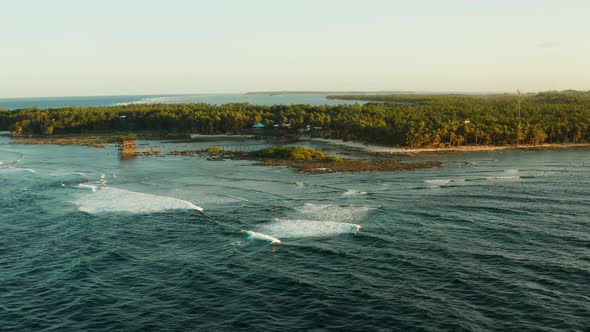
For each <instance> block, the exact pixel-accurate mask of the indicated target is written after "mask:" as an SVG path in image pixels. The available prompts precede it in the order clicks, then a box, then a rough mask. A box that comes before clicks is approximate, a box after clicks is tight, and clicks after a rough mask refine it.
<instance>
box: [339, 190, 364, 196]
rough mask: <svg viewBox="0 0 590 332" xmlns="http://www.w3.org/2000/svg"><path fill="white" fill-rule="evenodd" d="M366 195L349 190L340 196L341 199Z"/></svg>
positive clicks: (358, 191)
mask: <svg viewBox="0 0 590 332" xmlns="http://www.w3.org/2000/svg"><path fill="white" fill-rule="evenodd" d="M366 194H367V193H366V192H364V191H360V190H353V189H349V190H347V191H346V192H344V193H343V194H342V196H343V197H356V196H364V195H366Z"/></svg>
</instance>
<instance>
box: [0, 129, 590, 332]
mask: <svg viewBox="0 0 590 332" xmlns="http://www.w3.org/2000/svg"><path fill="white" fill-rule="evenodd" d="M9 142H10V138H9V137H6V136H5V137H2V136H0V162H1V164H0V244H1V245H0V329H1V330H4V331H41V330H43V331H50V330H55V331H246V330H247V331H260V330H264V331H285V330H289V331H290V330H319V331H323V330H339V331H442V330H446V331H473V330H476V331H507V330H511V331H564V330H569V331H582V330H587V329H588V326H590V283H589V280H590V218H589V213H590V195H588V188H590V154H589V153H588V151H587V150H573V149H572V150H555V151H524V150H523V151H496V152H472V153H465V154H446V155H430V156H420V157H414V158H415V159H418V160H440V161H443V162H444V166H443V167H441V168H435V169H423V170H416V171H409V172H391V173H389V172H382V173H354V174H347V173H340V174H315V175H310V174H299V173H296V172H294V171H292V170H291V169H288V168H285V167H261V166H256V165H254V164H253V162H251V161H236V160H233V161H231V160H227V161H210V160H206V159H205V158H200V157H191V156H166V157H142V158H137V159H133V160H120V159H119V158H118V155H117V149H116V147H114V146H109V147H107V148H104V149H99V148H91V147H82V146H50V145H46V146H38V145H37V146H34V145H31V146H23V145H10V144H8V143H9ZM144 143H145V142H144ZM245 143H248V141H246V142H245ZM250 143H252V144H260V143H261V142H260V141H253V142H250ZM262 143H265V144H273V143H272V142H262ZM161 144H166V143H161ZM187 144H188V143H187ZM193 144H194V145H195V147H198V146H199V144H201V143H193ZM203 144H205V143H203ZM207 144H209V143H207ZM219 144H223V142H220V143H219ZM228 144H229V143H228ZM305 144H306V145H307V146H310V147H315V148H322V149H325V150H327V151H330V153H338V152H341V151H340V150H339V149H341V148H342V147H338V146H334V145H327V143H324V142H306V143H305ZM400 158H402V157H400ZM402 159H403V158H402ZM199 208H202V209H203V210H204V211H203V213H201V212H199V211H198V210H199ZM272 242H274V244H272ZM279 242H280V243H279Z"/></svg>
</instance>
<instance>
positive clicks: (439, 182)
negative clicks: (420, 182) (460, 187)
mask: <svg viewBox="0 0 590 332" xmlns="http://www.w3.org/2000/svg"><path fill="white" fill-rule="evenodd" d="M464 182H465V179H430V180H424V183H426V184H428V185H429V186H430V188H440V187H443V186H449V185H457V184H460V183H464Z"/></svg>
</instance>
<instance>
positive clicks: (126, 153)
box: [119, 138, 137, 158]
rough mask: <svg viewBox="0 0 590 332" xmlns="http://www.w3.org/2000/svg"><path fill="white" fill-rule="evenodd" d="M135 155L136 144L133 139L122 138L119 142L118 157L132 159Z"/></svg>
mask: <svg viewBox="0 0 590 332" xmlns="http://www.w3.org/2000/svg"><path fill="white" fill-rule="evenodd" d="M136 155H137V142H136V140H135V139H131V138H123V139H122V140H121V141H120V142H119V156H120V157H122V158H132V157H135V156H136Z"/></svg>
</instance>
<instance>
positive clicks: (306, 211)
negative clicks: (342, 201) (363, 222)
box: [294, 203, 370, 222]
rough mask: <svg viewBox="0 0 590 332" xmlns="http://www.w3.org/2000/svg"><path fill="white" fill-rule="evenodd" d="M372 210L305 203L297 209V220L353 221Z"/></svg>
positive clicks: (363, 207)
mask: <svg viewBox="0 0 590 332" xmlns="http://www.w3.org/2000/svg"><path fill="white" fill-rule="evenodd" d="M369 210H370V208H369V207H366V206H340V205H333V204H312V203H305V204H304V205H303V206H302V207H301V208H299V209H297V210H296V211H297V214H296V215H295V216H294V217H295V218H297V219H309V220H324V221H338V222H342V221H353V220H358V219H360V218H362V217H364V216H365V215H366V214H367V213H368V212H369Z"/></svg>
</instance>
